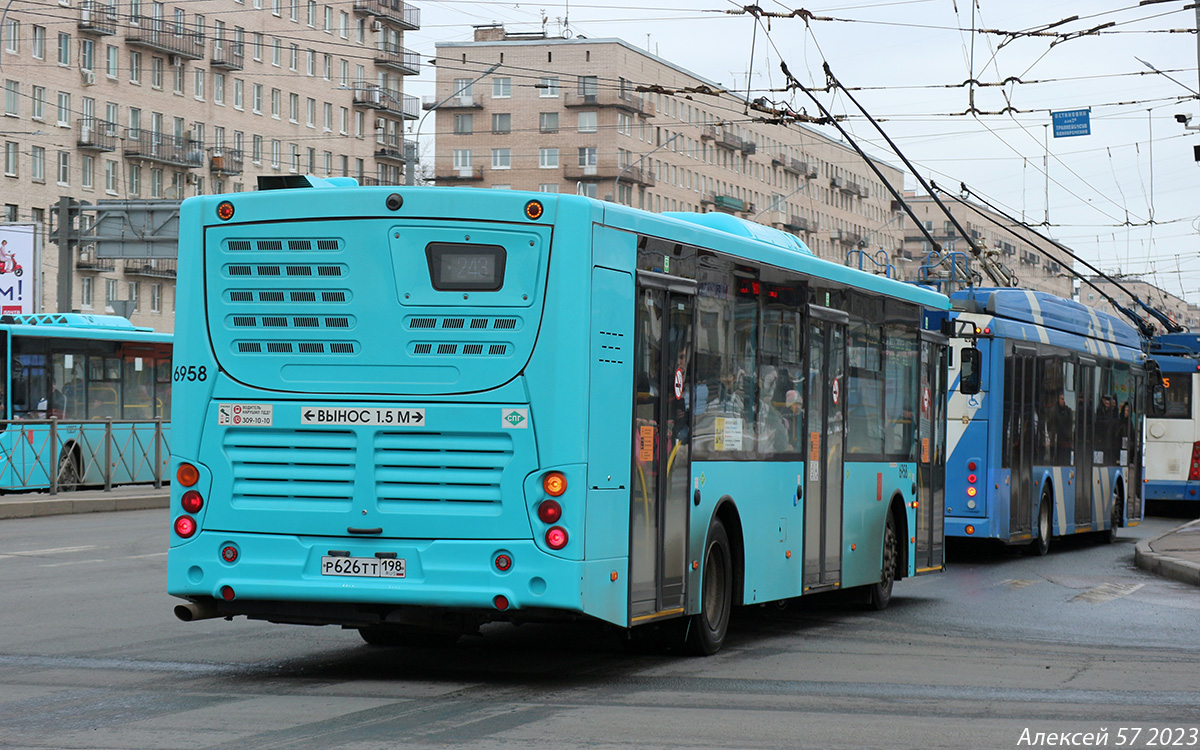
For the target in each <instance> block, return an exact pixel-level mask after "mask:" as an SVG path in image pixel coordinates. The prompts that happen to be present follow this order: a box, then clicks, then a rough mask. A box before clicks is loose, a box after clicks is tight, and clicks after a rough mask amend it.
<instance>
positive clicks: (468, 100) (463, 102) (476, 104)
mask: <svg viewBox="0 0 1200 750" xmlns="http://www.w3.org/2000/svg"><path fill="white" fill-rule="evenodd" d="M438 102H442V98H441V97H438V96H427V97H425V98H424V99H422V100H421V109H426V110H430V109H434V108H437V109H483V103H482V102H480V101H479V99H478V98H476V97H475V96H472V95H471V94H467V95H466V96H453V97H450V98H449V99H447V100H446V101H444V102H442V103H441V104H438Z"/></svg>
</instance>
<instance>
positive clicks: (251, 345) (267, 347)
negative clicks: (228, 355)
mask: <svg viewBox="0 0 1200 750" xmlns="http://www.w3.org/2000/svg"><path fill="white" fill-rule="evenodd" d="M233 350H234V352H236V353H237V354H355V353H356V352H357V351H358V344H357V343H356V342H353V341H237V342H234V345H233Z"/></svg>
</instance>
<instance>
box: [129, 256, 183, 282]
mask: <svg viewBox="0 0 1200 750" xmlns="http://www.w3.org/2000/svg"><path fill="white" fill-rule="evenodd" d="M123 262H124V263H125V275H126V276H150V277H152V278H156V279H173V278H175V274H176V270H177V269H178V267H179V260H178V259H176V258H126V259H125V260H124V261H123Z"/></svg>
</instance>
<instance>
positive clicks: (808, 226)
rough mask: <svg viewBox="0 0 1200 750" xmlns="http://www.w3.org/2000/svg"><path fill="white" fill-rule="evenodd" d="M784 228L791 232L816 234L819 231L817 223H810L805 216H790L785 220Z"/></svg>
mask: <svg viewBox="0 0 1200 750" xmlns="http://www.w3.org/2000/svg"><path fill="white" fill-rule="evenodd" d="M783 228H784V229H786V230H788V231H789V232H815V231H817V222H815V221H809V220H808V219H806V218H804V217H803V216H796V215H795V214H789V215H788V216H787V217H786V218H785V219H784V220H783Z"/></svg>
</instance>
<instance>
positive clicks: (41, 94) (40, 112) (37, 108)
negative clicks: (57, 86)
mask: <svg viewBox="0 0 1200 750" xmlns="http://www.w3.org/2000/svg"><path fill="white" fill-rule="evenodd" d="M29 106H30V110H31V111H30V113H29V116H30V117H32V118H33V119H35V120H45V119H46V87H45V86H34V87H33V96H32V101H31V102H30V105H29Z"/></svg>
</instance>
